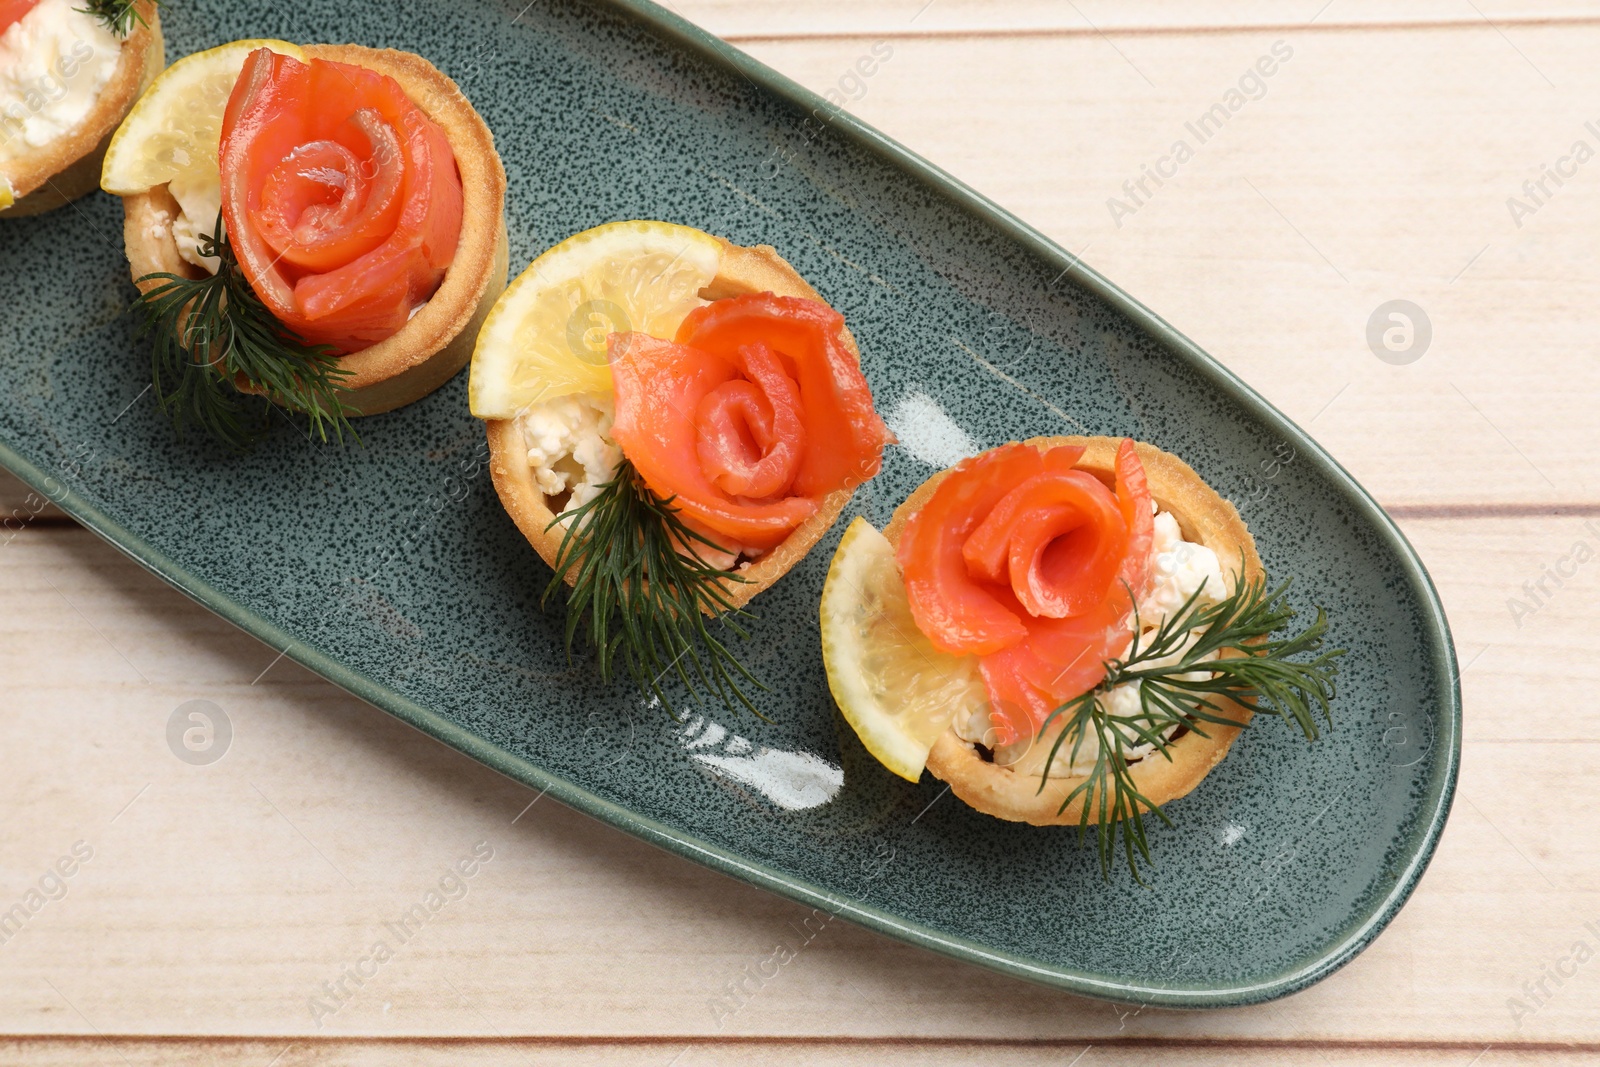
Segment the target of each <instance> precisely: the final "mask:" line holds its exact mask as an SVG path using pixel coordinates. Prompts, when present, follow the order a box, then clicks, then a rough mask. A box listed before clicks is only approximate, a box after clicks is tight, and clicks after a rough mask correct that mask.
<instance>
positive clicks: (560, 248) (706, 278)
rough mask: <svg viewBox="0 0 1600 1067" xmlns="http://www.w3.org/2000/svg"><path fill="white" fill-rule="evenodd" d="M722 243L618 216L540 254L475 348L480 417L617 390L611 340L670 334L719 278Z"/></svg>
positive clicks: (472, 396) (474, 399)
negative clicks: (630, 334)
mask: <svg viewBox="0 0 1600 1067" xmlns="http://www.w3.org/2000/svg"><path fill="white" fill-rule="evenodd" d="M721 263H722V245H721V243H720V242H719V241H718V240H717V239H716V238H715V237H712V236H711V235H710V234H708V233H702V232H701V231H699V230H696V229H691V228H690V227H688V226H676V225H673V224H672V223H668V222H612V223H607V224H606V225H604V226H596V227H595V228H594V229H592V230H585V231H583V232H582V233H580V234H576V235H574V236H572V237H569V238H567V239H566V240H565V241H562V242H561V243H560V244H558V245H556V246H555V247H554V248H552V249H550V251H548V252H546V253H545V254H544V255H542V256H540V257H539V258H538V259H536V260H534V261H533V262H532V263H531V264H530V265H529V266H528V269H527V270H525V271H523V272H522V274H521V275H519V276H518V277H517V279H516V280H515V281H514V282H512V283H511V285H510V286H509V287H508V288H507V289H506V291H505V293H504V295H502V296H501V297H500V299H499V300H498V301H497V302H496V303H495V305H494V308H493V310H491V311H490V312H489V317H488V318H487V319H485V320H484V323H483V329H482V330H481V331H480V332H479V333H478V346H477V348H476V349H475V350H474V351H473V353H472V374H471V379H470V382H469V384H468V386H467V397H468V400H469V403H470V404H471V406H472V413H473V414H474V415H476V416H477V417H478V418H480V419H509V418H514V417H515V416H516V415H517V414H518V413H520V412H521V411H522V410H523V409H524V408H526V407H528V406H529V405H530V404H536V403H541V402H543V401H547V400H554V399H555V398H557V397H561V396H567V395H570V394H572V393H588V394H591V395H598V396H609V395H611V368H610V366H609V365H608V363H607V358H606V337H607V336H608V335H610V334H612V333H625V332H628V331H630V330H636V331H639V332H642V333H647V334H650V335H651V336H652V337H660V338H665V339H671V337H672V336H673V334H675V333H676V332H677V330H678V325H679V324H680V323H681V322H683V317H684V316H685V315H687V314H688V313H689V312H690V311H692V310H694V309H695V308H697V307H699V306H700V305H702V304H704V303H705V302H706V301H705V300H703V299H701V297H700V290H701V289H703V288H705V287H706V286H707V285H709V284H710V283H711V279H713V278H714V277H716V274H717V270H718V268H719V267H720V265H721Z"/></svg>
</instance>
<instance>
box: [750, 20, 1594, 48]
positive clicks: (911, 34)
mask: <svg viewBox="0 0 1600 1067" xmlns="http://www.w3.org/2000/svg"><path fill="white" fill-rule="evenodd" d="M1594 25H1600V15H1534V16H1523V17H1520V18H1519V17H1511V18H1498V19H1495V20H1493V21H1490V20H1489V19H1487V18H1458V19H1433V20H1429V19H1416V20H1411V21H1407V20H1389V21H1382V20H1374V21H1372V22H1359V21H1351V22H1326V23H1324V22H1313V23H1305V22H1241V23H1237V24H1232V25H1191V26H1180V25H1172V26H1103V27H1093V26H969V27H949V28H944V27H929V28H927V29H917V28H912V27H909V26H879V27H863V28H861V29H840V30H798V31H796V32H794V33H727V34H718V36H719V37H721V38H722V39H723V40H724V41H727V42H728V43H729V44H737V45H746V44H789V43H802V42H808V41H861V40H877V39H880V38H883V39H893V40H897V41H911V40H948V39H965V40H972V39H977V38H986V39H993V38H1030V37H1036V38H1070V37H1177V36H1199V35H1212V34H1224V33H1351V32H1370V31H1373V30H1379V31H1385V32H1389V31H1393V32H1401V33H1404V32H1409V31H1420V30H1472V29H1479V30H1493V31H1495V32H1499V31H1500V30H1501V29H1502V28H1505V27H1510V28H1513V29H1544V28H1549V27H1552V26H1561V27H1568V26H1594Z"/></svg>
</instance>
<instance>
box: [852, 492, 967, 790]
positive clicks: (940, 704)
mask: <svg viewBox="0 0 1600 1067" xmlns="http://www.w3.org/2000/svg"><path fill="white" fill-rule="evenodd" d="M821 614H822V663H823V666H825V667H826V668H827V671H828V688H829V689H830V690H832V691H833V699H834V700H835V701H837V702H838V704H839V710H840V711H842V712H844V717H845V720H846V721H847V722H849V723H850V725H851V726H852V727H853V728H854V729H855V732H856V736H857V737H859V738H861V743H862V744H863V745H865V746H866V748H867V751H868V752H871V753H872V754H873V755H874V756H875V757H877V759H878V762H879V763H882V764H883V765H884V766H885V767H887V768H889V769H890V770H891V771H893V772H894V773H895V774H898V775H899V776H900V777H902V778H904V779H906V780H907V781H911V782H915V781H916V780H917V779H919V778H920V777H922V768H923V766H924V765H925V764H926V763H927V762H928V750H929V749H931V748H933V743H934V742H935V741H936V740H938V738H939V735H940V734H941V733H943V732H944V731H945V729H946V728H947V727H949V725H950V721H951V719H952V718H954V717H955V715H956V714H957V713H962V714H971V713H972V712H973V711H974V710H976V709H978V708H980V707H984V706H986V705H987V703H988V696H987V695H986V694H985V693H984V688H983V677H982V675H980V674H979V673H978V661H977V659H976V658H975V657H973V656H952V655H949V654H948V653H945V652H940V651H939V650H938V649H936V648H934V647H933V645H932V644H931V643H930V642H929V641H928V639H927V638H926V637H924V636H923V634H922V631H921V630H919V629H917V624H916V621H915V620H914V619H913V618H912V617H911V605H910V603H909V602H908V601H907V600H906V587H905V582H904V581H902V580H901V578H900V568H899V566H898V565H896V563H895V559H894V548H893V546H891V545H890V544H889V540H888V538H886V537H884V536H883V534H882V533H880V532H879V531H878V530H877V529H875V528H874V527H873V526H872V524H871V523H869V522H867V520H866V519H861V518H858V519H856V520H855V521H854V522H852V523H851V524H850V528H849V529H847V530H846V531H845V534H844V538H843V540H841V541H840V542H839V549H838V551H836V552H835V553H834V554H833V564H832V565H831V566H830V567H829V568H828V580H827V581H826V582H825V583H824V584H823V586H822V612H821Z"/></svg>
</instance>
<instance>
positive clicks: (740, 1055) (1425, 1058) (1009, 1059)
mask: <svg viewBox="0 0 1600 1067" xmlns="http://www.w3.org/2000/svg"><path fill="white" fill-rule="evenodd" d="M1074 1056H1079V1057H1081V1058H1080V1059H1079V1060H1078V1061H1077V1062H1079V1063H1082V1064H1084V1065H1085V1067H1090V1065H1094V1067H1104V1065H1109V1067H1157V1065H1167V1064H1171V1063H1173V1062H1174V1060H1178V1059H1180V1058H1181V1062H1183V1063H1185V1064H1193V1065H1194V1067H1233V1065H1235V1064H1241V1065H1245V1067H1252V1065H1269V1064H1270V1065H1273V1067H1278V1065H1282V1067H1300V1065H1311V1067H1379V1065H1382V1067H1467V1065H1470V1064H1472V1063H1473V1057H1474V1056H1478V1057H1479V1059H1478V1060H1477V1061H1476V1062H1477V1063H1480V1064H1483V1065H1484V1067H1518V1065H1524V1064H1528V1065H1531V1064H1538V1065H1541V1067H1579V1065H1581V1064H1588V1063H1592V1062H1593V1054H1592V1053H1589V1052H1584V1051H1573V1050H1566V1049H1542V1048H1541V1049H1501V1048H1495V1047H1489V1048H1474V1047H1470V1046H1469V1047H1459V1046H1458V1047H1444V1048H1421V1049H1416V1048H1395V1047H1385V1046H1377V1047H1365V1048H1339V1047H1327V1046H1324V1047H1302V1046H1294V1045H1289V1046H1282V1045H1265V1046H1262V1047H1252V1046H1251V1045H1239V1044H1227V1045H1223V1046H1220V1047H1218V1046H1206V1045H1170V1044H1166V1043H1162V1044H1159V1045H1146V1046H1126V1045H1116V1044H1108V1043H1089V1042H1060V1043H1053V1042H1052V1043H1043V1044H1025V1045H1021V1046H1017V1045H1000V1044H985V1043H979V1042H962V1043H956V1044H949V1045H941V1044H929V1043H923V1042H915V1041H908V1042H849V1041H820V1042H811V1041H807V1042H785V1041H760V1042H750V1043H746V1042H729V1043H724V1044H707V1043H704V1042H695V1041H677V1040H652V1041H646V1042H639V1043H606V1042H593V1043H589V1042H584V1043H568V1042H560V1043H551V1042H537V1041H517V1040H510V1041H498V1040H487V1041H478V1040H470V1039H469V1040H460V1041H428V1040H411V1041H401V1042H378V1041H359V1040H348V1041H325V1040H310V1041H308V1040H305V1039H301V1040H296V1041H291V1040H288V1039H284V1040H277V1041H273V1040H201V1041H182V1042H178V1041H160V1040H155V1041H131V1040H126V1039H110V1040H77V1039H35V1040H31V1041H17V1042H6V1041H0V1057H4V1059H5V1062H7V1063H19V1064H21V1063H26V1064H31V1065H33V1067H53V1065H57V1064H60V1065H68V1064H70V1065H72V1067H79V1065H81V1064H85V1063H100V1062H106V1063H126V1064H127V1065H128V1067H144V1065H145V1064H159V1065H161V1067H191V1065H196V1067H197V1065H200V1064H206V1065H210V1064H216V1063H259V1064H269V1063H270V1064H271V1065H272V1067H336V1065H337V1067H369V1065H370V1067H388V1065H390V1064H393V1063H395V1062H398V1061H402V1060H403V1062H404V1063H406V1064H408V1065H412V1067H433V1065H435V1064H439V1065H443V1064H449V1065H452V1067H454V1065H458V1064H461V1065H476V1064H485V1065H487V1064H530V1063H538V1064H552V1065H556V1067H588V1065H590V1064H607V1065H612V1064H615V1065H622V1067H633V1065H636V1064H637V1065H638V1067H661V1065H663V1064H673V1065H675V1067H725V1065H726V1067H735V1065H739V1067H742V1065H746V1064H749V1063H750V1062H751V1061H752V1060H753V1059H756V1058H760V1059H762V1060H766V1061H775V1062H784V1063H797V1062H798V1063H806V1064H815V1065H818V1067H850V1065H855V1064H872V1065H875V1067H876V1065H879V1064H882V1065H887V1067H896V1065H899V1064H919V1065H920V1064H929V1065H933V1067H942V1065H945V1064H949V1065H961V1064H970V1063H974V1062H982V1063H985V1064H994V1065H996V1067H1034V1065H1041V1067H1043V1065H1050V1067H1062V1065H1064V1064H1069V1065H1070V1064H1071V1063H1073V1057H1074ZM274 1057H277V1058H276V1059H274Z"/></svg>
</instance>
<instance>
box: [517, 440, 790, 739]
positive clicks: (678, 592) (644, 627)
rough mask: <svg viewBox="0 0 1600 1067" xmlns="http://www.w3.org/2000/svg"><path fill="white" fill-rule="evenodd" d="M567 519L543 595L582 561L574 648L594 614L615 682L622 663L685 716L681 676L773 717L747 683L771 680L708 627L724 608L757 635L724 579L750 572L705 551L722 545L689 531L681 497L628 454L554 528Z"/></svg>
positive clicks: (574, 604) (571, 604)
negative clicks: (661, 493) (675, 693)
mask: <svg viewBox="0 0 1600 1067" xmlns="http://www.w3.org/2000/svg"><path fill="white" fill-rule="evenodd" d="M673 499H675V498H673ZM561 522H566V523H567V529H566V532H565V533H564V534H563V535H562V538H561V547H560V549H559V550H558V551H557V553H556V563H555V571H556V573H555V577H554V578H553V579H552V580H551V582H550V585H549V587H548V588H547V589H546V590H545V594H544V595H545V599H546V600H548V599H549V597H550V594H551V593H552V592H554V591H555V589H556V587H557V586H559V585H561V583H562V576H563V575H565V574H566V573H567V572H568V571H571V570H574V569H576V573H575V575H574V577H575V579H576V580H575V581H574V582H573V585H572V590H571V592H570V593H569V594H568V595H567V631H566V640H567V652H568V654H569V655H570V654H571V652H572V642H573V638H574V637H575V636H576V635H577V632H578V627H579V626H580V625H581V624H582V621H583V620H584V619H587V620H588V628H587V629H588V639H589V643H590V644H592V645H593V646H594V648H595V654H596V658H597V659H598V661H599V668H600V676H601V677H602V678H604V679H605V680H606V681H610V680H611V678H612V675H613V674H614V673H615V671H616V667H617V664H618V662H619V661H620V662H621V665H622V668H623V669H624V670H626V671H627V673H628V675H629V676H630V677H632V678H633V680H634V683H635V684H636V685H638V687H639V691H640V692H641V693H643V694H644V695H646V696H654V697H655V698H656V699H657V700H659V701H660V702H661V704H662V706H663V707H665V708H666V709H667V712H668V713H669V714H672V715H673V716H674V717H676V712H675V711H674V709H673V706H672V701H671V700H670V699H669V698H668V697H667V694H666V693H665V692H664V691H663V689H662V685H661V683H662V681H663V679H665V678H666V677H667V675H668V674H676V675H677V676H678V678H679V680H681V681H682V682H683V684H684V686H685V688H687V689H688V690H689V692H690V694H691V695H693V694H695V693H696V692H697V690H709V691H711V692H713V693H715V694H716V695H717V696H718V697H719V698H720V699H721V700H722V702H723V703H724V704H725V705H726V706H727V707H729V708H730V709H736V708H737V707H743V708H745V709H746V710H748V711H750V712H751V713H752V714H754V715H756V716H757V717H759V718H765V716H763V715H762V714H761V712H760V711H758V710H756V706H755V705H754V704H752V703H751V702H750V698H749V696H748V695H747V694H746V693H745V691H744V688H743V686H742V685H741V682H746V683H749V684H750V685H752V686H754V687H755V688H757V689H761V690H765V689H766V686H765V685H762V684H761V682H759V681H758V680H756V678H755V677H754V676H753V675H752V674H751V673H750V672H749V671H748V670H746V669H745V667H744V665H743V664H742V663H740V662H739V659H738V657H737V656H735V655H734V653H733V651H732V650H731V649H729V648H728V646H727V645H726V644H724V643H723V642H722V641H721V640H719V639H718V638H717V637H716V635H714V634H713V633H712V631H711V626H710V625H709V622H710V621H711V619H710V616H717V617H719V619H720V621H721V622H722V624H723V625H725V626H726V627H727V628H728V629H729V630H731V631H732V632H733V633H734V634H735V635H737V636H738V637H741V638H744V637H748V636H749V634H748V633H747V632H746V631H745V629H744V628H743V627H742V626H740V625H739V622H738V617H739V616H741V615H744V614H745V612H743V611H742V610H740V609H737V608H735V607H734V606H733V603H732V601H730V600H729V599H728V594H727V590H726V588H725V587H724V586H723V584H722V583H723V580H724V579H727V580H730V581H735V582H742V581H744V579H743V578H741V577H739V576H738V575H736V574H730V573H729V572H727V571H725V570H721V569H719V568H717V567H713V566H711V565H710V564H709V563H707V562H706V561H705V560H704V558H702V556H701V554H700V549H699V546H700V545H705V546H708V547H710V548H720V546H718V545H717V544H716V543H715V542H714V541H711V540H708V539H707V538H705V537H704V536H702V535H700V534H699V533H696V532H695V531H694V530H691V529H689V527H688V526H687V525H685V524H684V522H683V520H682V519H680V518H679V517H678V509H677V508H675V507H674V506H673V503H672V499H667V500H662V499H660V498H659V497H657V496H656V495H655V494H654V493H653V492H651V491H650V488H649V486H647V485H645V484H644V480H643V479H642V478H641V477H639V474H638V472H637V471H635V470H634V467H633V464H632V463H630V462H628V460H627V459H624V460H623V461H622V463H621V465H620V466H618V468H617V471H616V474H615V475H613V476H612V478H611V480H610V481H608V482H606V483H605V484H604V485H603V486H601V487H600V490H599V492H598V494H597V495H596V496H595V497H594V498H593V499H591V500H589V501H587V502H585V503H583V504H580V505H579V506H578V507H575V508H571V509H569V510H567V511H564V512H562V513H561V514H560V515H559V516H557V517H556V519H555V521H553V522H551V523H550V527H547V528H553V527H554V526H555V525H556V524H557V523H561ZM680 546H681V547H683V548H686V549H687V550H688V553H689V554H688V555H685V554H684V552H682V551H680Z"/></svg>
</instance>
